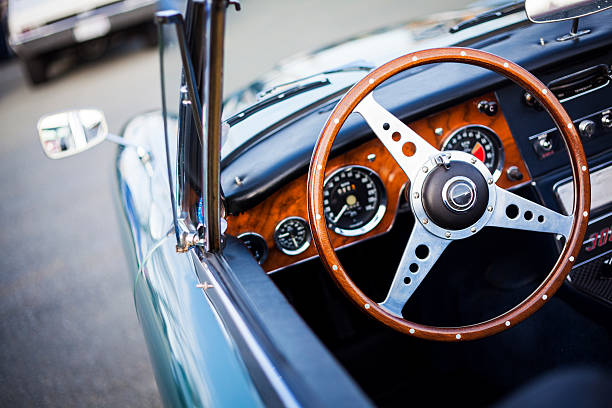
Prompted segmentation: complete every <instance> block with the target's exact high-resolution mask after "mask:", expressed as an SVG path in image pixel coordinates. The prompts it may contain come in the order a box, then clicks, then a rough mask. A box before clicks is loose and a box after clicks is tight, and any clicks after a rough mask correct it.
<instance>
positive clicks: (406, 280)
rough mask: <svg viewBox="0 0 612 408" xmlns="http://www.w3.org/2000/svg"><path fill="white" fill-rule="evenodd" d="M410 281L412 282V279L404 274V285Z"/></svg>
mask: <svg viewBox="0 0 612 408" xmlns="http://www.w3.org/2000/svg"><path fill="white" fill-rule="evenodd" d="M410 282H412V279H410V277H409V276H406V277H405V278H404V283H405V284H406V285H410Z"/></svg>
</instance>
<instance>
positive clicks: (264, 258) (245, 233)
mask: <svg viewBox="0 0 612 408" xmlns="http://www.w3.org/2000/svg"><path fill="white" fill-rule="evenodd" d="M249 235H252V236H254V237H257V238H258V239H261V240H262V242H263V243H264V245H265V252H264V254H263V255H262V257H261V259H259V260H257V259H255V260H256V261H257V263H258V264H260V265H263V263H264V262H265V261H266V259H268V252H269V250H270V249H269V248H268V243H267V242H266V239H265V238H264V237H263V236H261V235H260V234H258V233H256V232H251V231H249V232H243V233H242V234H240V235H238V236H236V238H238V239H239V240H240V242H242V243H243V244H244V242H243V241H242V238H244V237H246V236H249ZM244 245H245V246H246V244H244ZM249 252H250V249H249ZM253 258H255V256H253Z"/></svg>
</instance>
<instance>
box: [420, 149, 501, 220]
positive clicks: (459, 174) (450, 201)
mask: <svg viewBox="0 0 612 408" xmlns="http://www.w3.org/2000/svg"><path fill="white" fill-rule="evenodd" d="M421 196H422V202H423V208H424V209H425V212H426V213H427V216H428V217H429V219H430V220H431V221H432V222H434V223H435V224H436V225H438V226H440V227H442V228H446V229H450V230H461V229H464V228H467V227H469V226H470V225H472V224H474V223H476V221H478V220H479V219H480V217H482V215H483V213H484V212H485V210H486V208H487V203H488V201H489V187H488V185H487V181H486V180H485V178H484V177H483V176H482V174H481V173H480V171H478V169H477V168H476V167H474V166H472V165H470V164H468V163H465V162H462V161H452V162H451V163H450V166H448V168H447V167H444V166H437V167H435V168H434V169H433V170H432V171H431V172H430V173H429V175H428V176H427V178H426V179H425V181H424V182H423V189H422V191H421Z"/></svg>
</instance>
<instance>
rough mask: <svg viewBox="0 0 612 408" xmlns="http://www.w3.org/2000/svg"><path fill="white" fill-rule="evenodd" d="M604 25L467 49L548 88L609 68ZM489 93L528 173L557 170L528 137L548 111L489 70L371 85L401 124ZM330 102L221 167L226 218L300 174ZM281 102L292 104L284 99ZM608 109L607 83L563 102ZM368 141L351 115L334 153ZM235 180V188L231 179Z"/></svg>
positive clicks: (438, 69) (538, 27)
mask: <svg viewBox="0 0 612 408" xmlns="http://www.w3.org/2000/svg"><path fill="white" fill-rule="evenodd" d="M611 20H612V10H609V11H606V12H602V13H599V14H594V15H591V16H588V17H585V18H582V19H581V20H580V27H581V28H588V29H590V30H591V33H590V34H588V35H586V36H583V37H580V38H579V39H576V40H572V41H563V42H559V41H556V38H557V37H559V36H561V35H564V34H566V33H567V32H568V31H569V29H570V27H571V22H570V21H565V22H559V23H550V24H529V25H521V26H519V27H515V28H511V29H510V30H509V31H505V32H500V33H498V34H496V35H494V36H492V37H489V38H487V39H485V40H483V41H481V42H476V43H474V44H471V45H470V46H471V47H473V48H478V49H482V50H484V51H487V52H491V53H493V54H496V55H499V56H502V57H504V58H507V59H509V60H511V61H514V62H516V63H518V64H519V65H521V66H523V67H524V68H526V69H528V70H530V71H531V72H532V73H534V74H535V75H536V76H537V77H538V78H539V79H540V80H542V81H543V82H544V83H548V82H549V81H551V80H553V79H556V78H559V77H562V76H564V75H567V74H569V73H572V72H576V71H578V70H581V69H584V68H588V67H590V66H593V65H596V64H606V65H607V66H608V67H609V66H610V64H612V47H611V45H612V24H610V21H611ZM542 43H543V44H542ZM490 90H495V91H496V92H497V95H498V97H499V100H500V106H501V108H502V111H503V112H504V114H505V116H506V119H507V121H508V124H509V126H510V129H511V130H512V133H513V136H514V138H515V139H516V141H517V144H518V146H519V149H520V150H521V154H522V155H523V158H524V159H525V161H526V163H527V166H528V167H529V169H530V172H532V175H533V176H538V175H541V174H544V173H546V172H548V171H551V170H554V169H557V168H559V167H561V166H563V165H564V164H565V163H566V158H565V155H556V156H555V157H552V158H551V159H550V160H548V159H547V160H541V159H540V158H539V157H538V156H537V155H536V154H535V153H534V151H533V148H532V146H531V144H530V139H529V137H531V136H533V135H536V134H537V133H539V132H543V131H546V130H547V129H550V128H552V127H554V125H553V124H552V121H551V120H550V118H548V116H547V114H546V113H545V112H537V111H535V110H533V109H532V108H528V107H527V106H525V105H523V104H522V103H521V96H522V90H521V89H520V88H519V87H518V86H516V85H514V84H513V83H511V82H510V81H508V80H506V79H505V78H503V77H501V76H499V75H498V74H496V73H493V72H491V71H487V70H484V69H481V68H478V67H473V66H468V65H463V64H440V65H432V66H431V67H430V68H429V69H425V70H422V71H420V72H418V73H416V74H414V75H410V74H409V73H405V72H404V73H401V74H399V75H397V76H395V77H393V78H391V79H390V80H389V81H387V82H386V83H384V84H382V85H381V86H380V87H379V88H377V89H376V90H375V91H374V95H375V98H376V99H377V101H378V102H379V103H381V104H382V105H383V106H385V107H386V108H387V109H389V110H390V111H391V112H392V113H393V114H395V115H396V116H397V117H399V118H401V119H402V120H403V121H406V122H407V121H412V120H415V119H417V118H419V117H422V116H424V115H426V114H429V113H433V112H434V111H436V110H441V109H444V108H445V107H448V106H450V105H452V104H454V103H457V102H459V101H461V100H464V99H466V98H469V97H472V96H476V95H478V94H480V93H483V92H487V91H490ZM337 101H338V99H334V100H332V101H326V102H324V103H323V104H322V105H320V106H318V107H316V108H315V109H312V110H311V111H310V112H308V113H306V114H304V115H302V116H300V117H297V118H294V119H293V120H292V121H289V122H288V123H285V124H284V125H283V126H281V127H279V128H277V129H275V130H274V131H273V132H272V133H271V134H269V135H266V137H264V138H262V139H260V141H259V142H258V143H256V144H254V145H253V146H251V147H250V148H249V149H248V150H245V151H244V152H242V154H241V155H239V156H238V157H235V158H234V159H233V160H232V161H231V162H229V163H224V166H223V169H222V173H221V183H222V187H223V191H224V193H225V197H226V205H227V210H228V212H229V213H231V214H235V213H238V212H241V211H244V210H245V209H248V208H250V207H252V206H254V205H255V204H257V203H258V202H260V201H261V200H262V199H263V198H265V197H266V196H268V195H269V194H270V193H271V192H273V191H275V190H276V189H278V188H280V187H281V186H282V185H283V184H284V183H286V182H287V181H289V180H291V179H293V178H294V177H296V176H298V175H300V174H303V173H305V172H306V171H307V167H308V165H309V163H310V157H311V154H312V150H313V147H314V144H315V142H316V139H317V137H318V135H319V132H320V130H321V129H322V127H323V125H324V123H325V121H326V120H327V118H328V116H329V113H330V111H331V110H332V109H333V107H334V106H335V104H336V103H337ZM284 103H291V102H290V99H289V100H287V101H286V102H284ZM606 104H607V105H606ZM610 105H612V86H607V87H605V88H603V89H600V90H597V91H594V92H592V93H589V94H586V95H584V96H581V97H579V98H576V99H574V100H570V101H567V102H566V103H564V106H565V108H566V109H567V110H568V113H569V114H570V116H571V117H572V118H573V119H574V120H577V119H580V118H582V117H584V116H585V115H587V114H589V113H592V112H596V111H598V110H602V109H606V108H608V107H610ZM371 137H373V136H372V133H371V131H370V129H369V128H368V126H367V124H366V123H365V122H364V121H363V120H362V119H361V117H360V116H358V115H356V114H353V115H351V116H349V118H348V120H347V121H346V123H345V124H344V126H343V128H342V130H341V132H340V133H339V135H338V137H337V139H336V142H335V145H334V150H333V151H334V152H339V151H343V150H345V149H347V148H350V147H352V146H354V145H356V144H358V143H361V142H362V141H364V140H367V139H369V138H371ZM611 146H612V137H611V138H600V139H598V140H596V141H593V142H590V143H588V144H587V145H586V146H585V148H586V151H587V154H588V155H593V154H595V153H597V152H600V151H602V150H605V149H608V148H610V147H611ZM237 178H238V179H240V180H241V183H236V182H235V180H236V179H237Z"/></svg>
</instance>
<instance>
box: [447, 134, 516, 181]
mask: <svg viewBox="0 0 612 408" xmlns="http://www.w3.org/2000/svg"><path fill="white" fill-rule="evenodd" d="M468 128H481V129H484V130H486V131H487V132H488V133H487V135H489V134H491V135H493V136H495V140H492V142H493V144H494V145H497V146H494V147H495V148H496V154H497V157H499V160H498V162H497V166H496V168H495V170H494V171H492V172H491V173H492V175H493V180H494V181H497V180H498V179H499V177H500V176H501V174H502V170H503V169H504V164H505V161H506V154H505V151H504V145H503V143H502V141H501V138H500V137H499V135H498V134H497V132H495V131H494V130H493V129H491V128H489V127H487V126H484V125H480V124H476V123H473V124H469V125H465V126H462V127H460V128H458V129H455V130H454V131H453V132H452V133H451V134H450V135H448V136H447V137H446V139H445V140H444V143H442V147H441V148H440V150H441V151H446V152H448V151H451V150H446V147H447V146H448V142H449V141H450V140H451V139H452V138H453V137H455V136H456V135H457V134H458V133H461V132H463V131H464V130H465V129H468ZM485 166H486V165H485ZM487 169H488V167H487Z"/></svg>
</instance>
